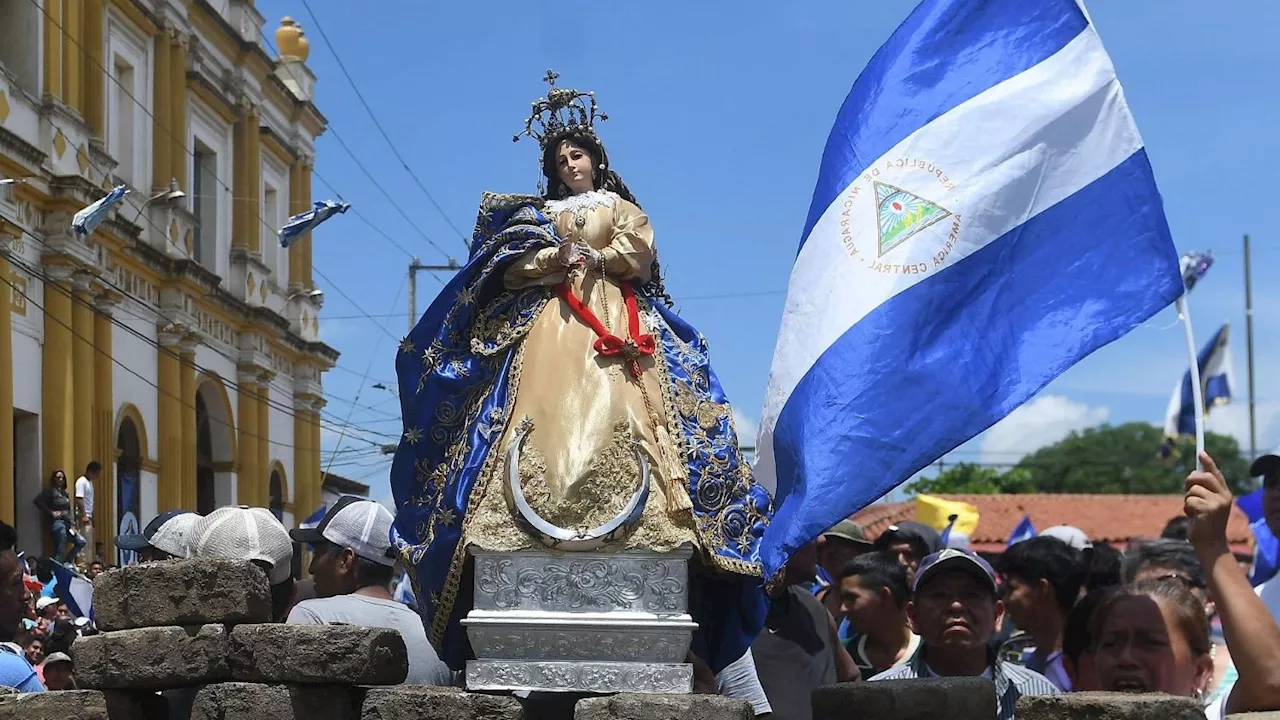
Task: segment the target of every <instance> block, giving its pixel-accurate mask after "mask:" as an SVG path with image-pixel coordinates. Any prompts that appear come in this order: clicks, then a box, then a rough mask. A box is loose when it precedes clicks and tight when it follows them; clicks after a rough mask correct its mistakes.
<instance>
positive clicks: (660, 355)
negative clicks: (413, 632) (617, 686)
mask: <svg viewBox="0 0 1280 720" xmlns="http://www.w3.org/2000/svg"><path fill="white" fill-rule="evenodd" d="M545 80H546V81H547V82H549V83H550V85H551V89H550V91H549V92H548V94H547V97H546V98H542V99H540V100H539V101H538V102H535V103H534V115H533V117H531V118H530V119H529V121H528V122H527V123H526V126H525V132H524V133H522V135H528V136H530V137H533V138H534V139H536V140H537V141H538V143H539V146H540V148H541V158H542V173H543V175H544V178H545V188H546V190H545V192H540V193H539V194H538V195H498V194H491V193H486V194H485V196H484V198H483V199H482V201H481V205H480V212H479V218H478V220H477V222H476V228H475V233H474V236H473V238H472V241H471V252H470V257H469V259H468V262H467V264H466V266H465V267H463V268H462V269H461V270H460V271H459V272H458V273H457V275H456V276H455V277H454V278H453V279H452V281H451V282H449V284H448V285H447V286H446V287H445V289H444V290H443V291H442V292H441V293H440V295H439V296H438V297H437V298H436V299H435V301H434V302H433V303H432V304H431V306H430V307H429V308H428V309H427V311H426V312H425V313H424V314H423V316H422V318H421V319H420V320H419V322H418V324H417V326H416V327H415V328H414V329H413V331H412V332H410V334H409V335H408V337H406V338H405V339H404V341H403V342H401V344H400V348H399V351H398V354H397V358H396V372H397V375H398V377H399V384H400V398H401V406H402V407H401V409H402V414H403V420H404V434H403V437H402V439H401V442H400V444H399V448H398V450H397V452H396V456H395V462H394V465H393V467H392V472H391V484H392V490H393V492H394V495H395V501H396V506H397V517H396V521H395V527H394V530H393V537H394V540H395V542H396V545H397V547H398V548H399V551H400V553H401V557H402V559H403V562H404V563H405V565H406V566H407V567H409V568H410V569H411V577H412V579H413V581H414V590H415V593H416V597H417V599H418V604H419V609H420V611H421V612H422V613H423V617H424V619H425V621H426V623H427V628H428V631H429V632H428V634H429V636H430V638H431V641H432V643H433V644H434V645H435V647H436V650H437V651H438V652H439V653H440V656H441V658H442V659H444V660H445V662H447V663H448V664H449V665H450V666H451V667H453V668H455V669H460V668H461V667H463V665H464V664H465V662H466V660H467V659H469V658H468V654H469V648H468V645H467V639H466V636H465V633H464V632H463V631H462V628H461V625H460V622H459V621H460V620H461V618H462V617H463V616H464V615H465V614H466V612H467V611H468V610H469V608H470V596H469V583H470V581H469V576H470V572H471V568H470V562H469V559H468V553H467V549H468V548H474V549H481V550H487V551H499V552H505V551H518V550H522V549H528V548H532V547H540V546H542V545H550V546H551V547H552V548H553V549H556V548H557V546H556V545H555V544H554V543H553V542H550V541H549V539H548V538H547V537H541V538H539V537H538V533H537V532H532V531H531V530H532V528H530V527H529V526H528V523H527V522H525V521H524V519H523V518H522V517H521V514H520V513H518V512H515V511H514V509H513V504H512V492H511V490H512V487H511V486H512V484H513V483H514V486H515V490H516V494H517V495H519V496H521V497H522V502H526V503H527V506H528V507H530V508H531V509H532V511H533V514H534V515H536V516H537V517H538V518H540V519H542V520H544V521H545V522H546V523H548V524H549V526H552V527H556V528H571V529H576V530H575V532H577V533H578V534H579V535H584V534H585V533H586V529H587V528H593V527H597V526H601V524H602V523H605V524H607V521H608V520H609V519H610V518H614V517H618V516H619V513H622V514H623V515H626V513H627V512H628V507H632V508H635V509H634V512H633V517H632V518H631V519H630V521H629V522H628V523H626V525H625V527H622V528H620V530H619V531H615V532H614V533H612V534H611V535H610V536H609V537H608V544H607V547H608V548H612V549H617V550H625V549H644V550H650V551H655V552H668V551H671V550H675V549H677V548H681V547H693V548H696V550H697V551H696V552H695V555H694V558H695V559H694V561H693V563H692V565H691V571H692V573H693V576H694V578H695V580H694V584H695V588H696V591H695V592H694V593H693V594H692V602H693V605H692V607H691V608H690V612H691V614H692V615H693V617H694V620H695V621H697V622H698V624H699V630H698V631H697V632H696V633H695V636H694V646H693V647H694V652H695V654H697V655H698V656H699V657H701V658H703V659H704V660H706V661H707V662H708V663H709V664H710V665H711V666H712V668H713V669H716V670H718V669H719V668H721V667H723V666H724V665H726V664H728V663H729V662H731V661H733V660H735V659H737V658H738V657H740V656H741V655H742V654H743V653H744V652H745V651H746V649H747V647H748V646H749V644H750V642H751V640H752V639H753V638H754V637H755V635H756V633H758V632H759V630H760V628H761V627H762V625H763V622H764V615H765V612H766V610H767V601H766V599H765V595H764V590H763V580H762V578H761V566H760V562H759V555H758V553H759V545H760V538H761V536H762V534H763V532H764V529H765V527H766V526H767V524H768V522H769V518H770V515H771V512H772V508H771V501H770V497H769V495H768V493H767V492H766V491H765V490H764V489H763V488H762V487H760V486H758V485H757V484H755V482H754V481H753V480H752V477H751V472H750V468H749V467H748V465H747V463H746V462H744V460H743V458H742V456H741V454H740V452H739V448H738V440H737V435H736V432H735V429H734V422H733V415H732V413H731V411H730V407H729V404H728V402H727V401H726V399H725V396H724V392H723V390H722V389H721V387H720V383H719V381H718V380H717V379H716V376H715V373H714V372H712V370H711V365H710V361H709V355H708V349H707V344H706V341H705V340H704V339H703V337H702V335H701V334H699V333H698V331H697V330H695V329H694V328H693V327H692V326H690V325H689V324H688V323H686V322H685V321H683V320H682V319H681V318H680V317H679V316H678V315H676V313H675V312H674V311H673V310H672V308H671V302H670V299H669V298H668V297H667V294H666V292H665V290H664V289H663V285H662V278H661V274H660V272H659V264H658V254H657V245H656V243H655V235H654V230H653V226H652V225H651V224H650V222H649V217H648V216H647V215H646V214H645V213H644V211H643V210H642V209H641V208H640V205H639V203H638V201H637V200H636V198H635V196H634V195H633V194H632V193H631V191H630V190H629V189H628V188H627V186H626V185H625V184H624V183H623V182H622V179H621V178H620V177H619V176H618V174H617V173H616V172H614V170H613V169H612V168H611V167H610V165H609V157H608V154H607V153H606V152H605V149H604V145H603V144H602V143H601V142H600V140H599V138H598V137H597V135H596V129H595V125H596V122H597V121H599V120H604V119H607V118H606V116H603V115H600V114H599V113H598V112H597V106H596V100H595V97H594V94H592V93H582V92H578V91H575V90H570V89H564V88H558V87H556V85H555V81H556V75H555V74H554V73H551V72H548V74H547V77H546V78H545ZM520 137H521V136H519V135H518V136H516V139H517V140H518V139H519V138H520ZM508 448H513V449H514V452H510V451H509V450H508ZM508 465H513V466H511V467H508ZM514 465H518V467H515V466H514ZM509 478H515V480H512V481H510V482H508V479H509ZM637 482H639V483H640V484H641V490H642V491H643V492H641V493H640V494H641V495H647V500H646V501H644V502H643V504H642V506H639V505H637V504H636V502H635V498H636V492H635V490H636V486H637ZM628 503H630V505H628ZM558 549H571V548H565V547H560V548H558ZM464 578H467V579H465V580H464Z"/></svg>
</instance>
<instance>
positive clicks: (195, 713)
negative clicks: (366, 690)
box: [191, 682, 360, 720]
mask: <svg viewBox="0 0 1280 720" xmlns="http://www.w3.org/2000/svg"><path fill="white" fill-rule="evenodd" d="M359 695H360V691H359V690H357V689H355V688H348V687H337V686H323V685H307V686H301V687H291V686H285V685H255V684H252V683H241V682H231V683H220V684H218V685H206V686H205V687H203V688H201V690H200V692H199V693H198V694H197V695H196V699H195V703H194V704H193V705H192V706H191V720H263V718H269V719H270V720H357V719H358V718H359V717H360V709H359V708H360V703H359Z"/></svg>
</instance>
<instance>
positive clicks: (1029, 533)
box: [1005, 515, 1036, 547]
mask: <svg viewBox="0 0 1280 720" xmlns="http://www.w3.org/2000/svg"><path fill="white" fill-rule="evenodd" d="M1035 536H1036V526H1035V525H1032V524H1031V516H1030V515H1023V516H1022V519H1021V520H1019V521H1018V524H1017V525H1016V526H1014V528H1013V532H1011V533H1009V542H1008V544H1007V545H1006V546H1005V547H1013V546H1014V545H1017V544H1018V543H1020V542H1022V541H1023V540H1030V539H1031V538H1033V537H1035Z"/></svg>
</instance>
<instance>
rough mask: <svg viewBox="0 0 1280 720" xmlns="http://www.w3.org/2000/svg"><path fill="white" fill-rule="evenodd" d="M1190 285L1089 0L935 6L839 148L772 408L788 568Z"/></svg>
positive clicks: (773, 548)
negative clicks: (839, 526) (802, 552)
mask: <svg viewBox="0 0 1280 720" xmlns="http://www.w3.org/2000/svg"><path fill="white" fill-rule="evenodd" d="M1182 291H1183V285H1182V277H1181V275H1180V274H1179V269H1178V256H1177V253H1176V252H1175V251H1174V248H1173V242H1172V240H1171V238H1170V235H1169V228H1168V224H1167V223H1166V221H1165V217H1164V211H1163V208H1162V205H1161V200H1160V194H1159V192H1158V191H1157V189H1156V184H1155V179H1154V177H1153V175H1152V172H1151V166H1150V164H1149V163H1148V161H1147V155H1146V152H1145V150H1144V149H1143V144H1142V138H1141V137H1140V136H1139V134H1138V129H1137V127H1136V126H1135V125H1134V122H1133V117H1132V116H1131V115H1130V113H1129V109H1128V106H1127V104H1126V103H1125V99H1124V93H1123V91H1122V90H1121V87H1120V83H1119V81H1118V80H1117V79H1116V75H1115V69H1114V68H1113V67H1112V64H1111V59H1110V57H1108V55H1107V53H1106V51H1105V50H1104V49H1103V47H1102V42H1101V40H1100V39H1099V38H1098V35H1097V33H1096V32H1095V31H1094V28H1093V26H1092V25H1091V24H1090V21H1089V19H1088V17H1087V15H1086V14H1085V13H1084V11H1083V10H1082V8H1081V7H1080V6H1079V5H1078V4H1077V3H1076V1H1075V0H1039V1H1037V2H1026V0H987V1H986V2H971V1H969V0H924V2H922V3H921V4H920V5H919V6H918V7H917V8H916V9H915V11H913V12H912V13H911V15H910V16H909V17H908V18H907V19H906V21H904V22H903V24H902V25H901V26H900V27H899V28H898V30H897V32H895V33H894V35H893V36H892V37H891V38H890V39H889V41H888V42H887V43H885V45H884V46H883V47H882V48H880V50H879V51H878V52H877V53H876V55H875V56H874V57H873V58H872V59H871V62H870V63H869V64H868V66H867V68H866V69H865V70H864V71H863V73H862V75H861V76H860V77H859V78H858V80H857V82H855V83H854V85H853V89H852V90H851V91H850V93H849V96H848V97H847V98H846V99H845V102H844V105H843V107H841V109H840V113H839V115H838V116H837V118H836V122H835V126H834V127H833V128H832V131H831V136H830V137H829V138H828V140H827V146H826V151H825V153H824V154H823V158H822V166H821V169H820V170H819V173H818V182H817V187H816V188H815V190H814V195H813V202H812V205H811V207H810V210H809V216H808V219H807V221H806V223H805V227H804V232H803V234H802V237H801V245H800V249H799V252H798V254H797V257H796V261H795V265H794V267H793V268H792V272H791V279H790V289H789V291H788V296H787V302H786V309H785V311H784V314H783V319H782V327H781V330H780V332H779V337H778V345H777V349H776V350H775V353H774V358H773V367H772V370H771V373H770V379H769V386H768V390H767V392H766V395H765V403H764V408H763V411H762V412H761V421H760V437H759V441H758V442H757V444H756V446H757V448H758V452H759V460H758V462H757V468H756V470H757V477H758V478H759V480H760V482H761V483H762V484H763V485H764V486H765V487H766V488H769V489H770V490H771V491H773V492H774V500H775V508H776V513H775V516H774V518H773V521H772V522H771V524H770V526H769V529H768V530H767V531H766V533H765V536H764V542H763V544H762V547H761V553H762V560H763V562H764V566H765V571H766V572H767V573H768V574H773V573H774V572H776V571H777V570H778V569H779V568H781V567H782V565H783V564H784V563H785V561H786V559H787V556H788V555H789V554H790V553H791V552H792V551H794V550H795V549H796V548H798V547H800V546H801V545H803V544H804V543H806V542H807V541H809V540H810V539H812V538H813V537H816V536H817V535H818V534H819V533H820V532H822V530H823V529H825V528H827V527H830V526H831V525H833V524H834V523H835V522H836V521H837V520H839V519H841V518H844V517H848V516H849V515H851V514H853V513H854V512H856V511H857V510H858V509H860V508H862V507H865V506H866V505H868V504H870V503H871V502H873V501H875V499H876V498H878V497H880V496H882V495H883V494H885V493H886V492H888V491H889V490H890V489H892V488H893V487H895V486H897V485H898V484H899V483H901V482H903V481H904V480H906V479H907V478H910V477H911V476H912V475H913V474H914V473H915V472H917V471H918V470H920V469H921V468H923V467H925V466H927V465H928V464H929V463H931V462H933V461H934V460H936V459H937V458H938V457H940V456H942V455H943V454H945V453H946V452H948V451H950V450H952V449H953V448H955V447H956V446H958V445H960V444H961V443H963V442H965V441H966V440H968V439H969V438H972V437H973V436H975V435H977V434H978V433H980V432H982V431H983V430H985V429H986V428H988V427H990V426H991V425H993V424H994V423H995V422H997V421H998V420H1000V419H1001V418H1003V417H1005V416H1006V415H1008V414H1009V413H1010V412H1011V411H1012V410H1013V409H1014V408H1016V407H1018V406H1019V405H1021V404H1022V403H1024V402H1026V400H1027V399H1029V398H1030V397H1032V396H1033V395H1034V394H1035V393H1036V392H1038V391H1039V390H1040V389H1041V388H1043V387H1044V386H1045V385H1046V384H1047V383H1048V382H1049V381H1051V380H1052V379H1053V378H1055V377H1057V376H1058V375H1059V374H1060V373H1062V372H1063V371H1064V370H1066V369H1067V368H1069V367H1071V365H1073V364H1075V363H1076V362H1078V361H1079V360H1080V359H1082V358H1083V357H1085V356H1086V355H1088V354H1089V353H1091V352H1093V351H1094V350H1096V349H1098V348H1099V347H1102V346H1103V345H1106V344H1107V343H1109V342H1111V341H1113V340H1115V339H1116V338H1119V337H1121V336H1122V335H1124V334H1125V333H1127V332H1129V331H1130V330H1132V329H1133V328H1134V327H1136V326H1138V325H1139V324H1141V323H1142V322H1143V321H1145V320H1146V319H1147V318H1149V317H1151V316H1152V315H1154V314H1155V313H1156V312H1158V311H1159V310H1161V309H1162V308H1164V307H1165V306H1167V305H1169V304H1170V303H1172V302H1173V301H1174V300H1175V299H1176V298H1177V297H1178V295H1179V294H1180V293H1181V292H1182Z"/></svg>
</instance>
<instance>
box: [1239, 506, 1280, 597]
mask: <svg viewBox="0 0 1280 720" xmlns="http://www.w3.org/2000/svg"><path fill="white" fill-rule="evenodd" d="M1262 493H1263V489H1262V488H1258V489H1257V490H1254V491H1253V492H1251V493H1249V494H1248V495H1241V496H1240V497H1238V498H1236V506H1237V507H1239V508H1240V509H1241V510H1242V511H1244V514H1245V515H1246V516H1248V518H1249V529H1250V530H1252V531H1253V569H1252V570H1251V571H1250V572H1249V584H1251V585H1253V586H1254V587H1257V586H1258V585H1261V584H1262V583H1264V582H1266V581H1267V580H1270V579H1271V577H1272V576H1273V575H1275V574H1276V570H1277V569H1280V539H1277V538H1276V536H1275V534H1274V533H1272V532H1271V528H1270V527H1268V526H1267V520H1266V518H1265V517H1264V516H1263V514H1262Z"/></svg>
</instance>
